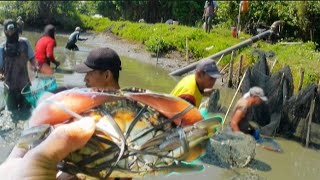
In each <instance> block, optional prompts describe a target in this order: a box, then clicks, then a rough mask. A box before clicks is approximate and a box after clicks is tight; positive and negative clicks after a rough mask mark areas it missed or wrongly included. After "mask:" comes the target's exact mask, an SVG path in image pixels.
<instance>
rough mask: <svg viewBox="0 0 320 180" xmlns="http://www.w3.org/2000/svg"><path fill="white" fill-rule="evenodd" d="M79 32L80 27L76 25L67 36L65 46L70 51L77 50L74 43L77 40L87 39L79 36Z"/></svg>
mask: <svg viewBox="0 0 320 180" xmlns="http://www.w3.org/2000/svg"><path fill="white" fill-rule="evenodd" d="M80 32H81V28H80V27H76V29H75V30H74V32H73V33H72V34H71V35H70V36H69V39H68V42H67V45H66V48H67V49H69V50H72V51H79V48H78V46H77V45H76V42H77V41H78V40H79V41H86V40H88V38H83V39H82V38H80Z"/></svg>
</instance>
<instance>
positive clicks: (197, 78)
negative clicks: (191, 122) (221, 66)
mask: <svg viewBox="0 0 320 180" xmlns="http://www.w3.org/2000/svg"><path fill="white" fill-rule="evenodd" d="M220 77H221V74H220V72H219V70H218V68H217V66H216V64H215V63H214V62H212V61H211V60H209V61H202V62H200V63H199V64H198V65H197V67H196V73H195V74H192V75H188V76H186V77H184V78H183V79H182V80H181V81H180V82H179V83H178V84H177V85H176V87H175V88H174V89H173V90H172V91H171V93H170V94H171V95H173V96H178V97H180V98H183V99H185V100H186V101H188V102H189V103H191V104H192V105H194V106H196V107H197V108H199V106H200V103H201V99H202V97H203V96H209V95H210V94H211V93H212V92H213V91H214V89H213V86H214V84H215V82H216V79H217V78H220Z"/></svg>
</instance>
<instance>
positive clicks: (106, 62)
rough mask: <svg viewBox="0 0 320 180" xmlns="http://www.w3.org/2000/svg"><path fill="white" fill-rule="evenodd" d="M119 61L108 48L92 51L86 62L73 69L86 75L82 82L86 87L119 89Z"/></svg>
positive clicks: (115, 54) (116, 55)
mask: <svg viewBox="0 0 320 180" xmlns="http://www.w3.org/2000/svg"><path fill="white" fill-rule="evenodd" d="M121 69H122V68H121V60H120V58H119V56H118V54H117V53H116V52H115V51H114V50H112V49H110V48H97V49H94V50H92V51H91V52H90V53H89V55H88V57H87V59H86V61H85V62H84V63H83V64H79V65H77V66H76V67H75V71H76V72H78V73H86V76H85V78H84V82H85V83H86V86H87V87H94V88H110V89H120V86H119V72H120V71H121Z"/></svg>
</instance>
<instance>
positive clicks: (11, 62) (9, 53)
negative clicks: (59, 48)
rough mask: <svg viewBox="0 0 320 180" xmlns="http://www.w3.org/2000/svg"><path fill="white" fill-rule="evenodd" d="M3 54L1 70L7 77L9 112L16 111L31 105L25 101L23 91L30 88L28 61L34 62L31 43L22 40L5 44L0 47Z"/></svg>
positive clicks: (0, 57)
mask: <svg viewBox="0 0 320 180" xmlns="http://www.w3.org/2000/svg"><path fill="white" fill-rule="evenodd" d="M0 49H1V51H0V52H3V53H2V54H1V56H0V62H2V63H0V65H1V64H2V65H1V66H0V69H1V71H2V72H3V74H4V76H5V80H4V82H5V84H6V85H7V88H5V92H6V93H7V94H8V96H7V107H8V110H16V109H21V108H25V107H30V105H29V104H28V103H27V102H26V101H25V99H24V97H23V95H22V94H21V91H22V89H23V88H25V87H28V86H30V80H29V75H28V61H30V62H31V63H32V64H35V62H34V54H33V50H32V48H31V45H30V43H29V41H28V40H27V39H25V38H20V39H19V41H18V43H8V42H4V43H2V44H1V46H0Z"/></svg>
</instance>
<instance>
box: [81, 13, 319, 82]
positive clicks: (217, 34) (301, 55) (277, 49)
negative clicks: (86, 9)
mask: <svg viewBox="0 0 320 180" xmlns="http://www.w3.org/2000/svg"><path fill="white" fill-rule="evenodd" d="M81 19H82V22H83V24H84V26H85V28H87V29H90V30H94V31H98V32H104V31H110V32H112V33H114V34H116V35H118V36H120V37H122V38H125V39H128V40H132V41H135V42H139V43H142V44H144V45H145V47H146V48H147V50H149V51H150V52H152V53H156V52H157V50H158V48H159V51H160V52H161V53H168V52H169V51H171V50H177V51H179V52H180V53H181V54H185V51H186V50H185V49H186V38H188V42H189V54H191V56H192V58H194V59H201V58H204V57H207V56H210V55H213V54H215V53H217V52H219V51H221V50H223V49H226V48H228V47H230V46H232V45H235V44H237V43H239V42H241V40H239V39H236V38H233V37H231V31H230V30H229V29H226V28H224V27H222V26H217V27H216V28H215V29H214V30H213V32H212V33H210V34H207V33H205V32H204V31H203V30H202V29H201V28H193V27H187V26H177V25H167V24H163V23H158V24H145V23H133V22H129V21H111V20H109V19H107V18H100V19H96V18H92V17H88V16H81ZM242 37H243V38H245V39H247V38H249V37H250V36H249V35H243V36H242ZM301 43H302V42H301ZM255 47H259V49H262V50H264V51H273V52H274V53H275V54H276V57H275V59H277V62H278V63H277V64H276V65H275V67H274V69H273V72H276V71H278V70H280V69H281V68H282V67H283V66H284V65H286V64H287V65H289V66H290V67H291V70H292V74H293V76H294V85H295V87H297V86H298V83H299V82H298V81H299V69H300V68H303V69H304V71H305V81H304V86H306V85H307V84H309V83H312V82H314V83H317V81H318V80H319V78H320V71H319V70H318V67H320V54H319V53H318V52H316V51H315V44H314V43H313V42H306V43H302V44H295V45H282V44H280V43H278V44H274V45H271V44H268V43H265V42H263V41H259V42H258V43H256V44H255ZM206 49H208V50H206ZM252 49H253V48H252V47H246V48H243V49H241V52H240V53H238V54H237V56H236V61H237V60H238V59H239V55H240V54H243V55H244V56H245V65H246V66H248V65H252V64H253V63H255V61H256V60H257V58H256V57H253V56H252V55H251V51H252ZM229 60H230V55H228V56H225V57H224V58H223V59H222V61H221V63H220V66H222V67H224V66H225V65H226V64H227V63H228V62H229Z"/></svg>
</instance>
